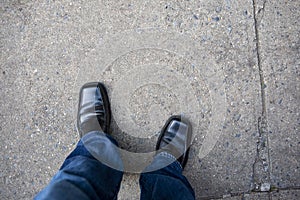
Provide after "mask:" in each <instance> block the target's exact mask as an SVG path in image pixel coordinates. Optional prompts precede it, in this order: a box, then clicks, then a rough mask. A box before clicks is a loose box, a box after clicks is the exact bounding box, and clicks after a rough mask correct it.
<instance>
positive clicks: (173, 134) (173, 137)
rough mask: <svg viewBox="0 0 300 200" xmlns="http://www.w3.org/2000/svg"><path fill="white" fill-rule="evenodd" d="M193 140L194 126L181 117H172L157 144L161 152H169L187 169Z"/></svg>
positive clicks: (157, 148)
mask: <svg viewBox="0 0 300 200" xmlns="http://www.w3.org/2000/svg"><path fill="white" fill-rule="evenodd" d="M191 140H192V125H191V124H190V123H189V121H188V120H186V119H184V118H182V117H181V116H180V115H174V116H171V117H170V118H169V119H168V120H167V122H166V124H165V125H164V127H163V128H162V130H161V133H160V136H159V138H158V141H157V144H156V150H157V151H159V152H163V151H164V152H168V153H170V154H172V155H173V156H175V157H176V158H177V161H178V162H179V163H180V164H181V166H182V168H184V167H185V165H186V163H187V160H188V154H189V149H190V148H189V147H190V145H191Z"/></svg>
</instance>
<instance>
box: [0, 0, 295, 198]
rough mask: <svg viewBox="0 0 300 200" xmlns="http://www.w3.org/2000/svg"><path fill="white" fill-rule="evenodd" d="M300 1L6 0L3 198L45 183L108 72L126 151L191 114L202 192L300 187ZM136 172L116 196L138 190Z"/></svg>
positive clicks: (196, 180) (240, 194)
mask: <svg viewBox="0 0 300 200" xmlns="http://www.w3.org/2000/svg"><path fill="white" fill-rule="evenodd" d="M299 7H300V2H299V1H297V0H286V1H267V0H249V1H241V0H239V1H231V0H217V1H203V0H200V1H194V0H188V1H162V0H151V1H148V0H147V1H140V2H133V1H128V0H122V1H99V0H91V1H81V0H78V1H73V0H65V1H57V0H56V1H52V0H39V1H34V2H32V1H29V0H2V1H1V2H0V9H1V10H0V15H1V33H0V36H1V37H0V40H1V47H0V48H1V67H0V72H1V74H0V76H1V78H0V88H1V90H0V94H1V98H0V111H1V112H0V132H1V136H0V137H1V141H2V143H1V145H0V149H1V154H0V155H1V156H0V159H1V164H0V169H1V172H0V198H1V199H32V197H33V196H34V195H35V194H36V193H37V192H38V191H40V190H41V189H42V188H43V187H45V186H46V185H47V183H48V182H49V181H50V179H51V177H52V176H53V175H54V174H55V173H56V172H57V170H58V169H59V167H60V165H61V164H62V162H63V160H64V158H65V157H66V156H67V155H68V154H69V153H70V152H71V151H72V149H74V147H75V145H76V143H77V141H78V139H79V136H78V134H77V132H76V127H75V119H76V118H75V115H74V113H76V106H75V105H76V102H77V98H78V91H79V88H80V86H81V85H82V84H83V83H84V82H87V81H99V80H100V81H103V82H104V83H105V84H107V86H108V89H109V95H110V98H111V102H112V106H113V115H114V125H113V126H114V127H113V133H112V134H113V136H114V137H115V138H116V139H117V140H118V142H119V143H120V146H121V148H122V149H124V150H127V151H128V152H137V153H138V152H148V151H151V150H153V148H154V144H155V141H156V137H157V131H159V129H160V128H161V126H162V125H163V122H164V121H165V120H166V119H167V117H168V116H169V115H171V114H177V113H178V112H179V113H184V114H185V115H186V116H187V117H188V118H189V119H190V120H191V122H192V124H193V127H194V141H193V145H192V148H191V152H190V160H189V162H188V164H187V167H186V170H185V172H184V174H185V175H186V176H187V178H188V179H189V181H190V182H191V184H192V186H193V187H194V189H195V192H196V197H197V199H230V200H236V199H240V200H241V199H272V200H274V199H295V200H297V199H299V196H300V192H299V191H300V181H299V180H300V173H299V165H300V164H299V157H300V151H299V149H300V148H299V144H300V140H299V124H300V117H299V107H300V105H299V104H300V100H299V96H300V91H299V88H300V86H299V71H300V70H299V65H300V63H299V60H300V59H299V58H300V51H299V46H300V40H299V35H300V30H299V13H300V11H299V9H298V8H299ZM130 164H132V163H130V162H129V163H128V165H129V166H130ZM138 178H139V176H138V174H132V173H126V174H125V175H124V177H123V181H122V185H121V190H120V193H119V199H121V200H126V199H139V195H140V194H139V193H140V191H139V186H138Z"/></svg>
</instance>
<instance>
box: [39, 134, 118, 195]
mask: <svg viewBox="0 0 300 200" xmlns="http://www.w3.org/2000/svg"><path fill="white" fill-rule="evenodd" d="M116 145H117V143H116V141H115V140H114V139H112V138H111V137H110V136H109V135H106V134H104V133H101V132H97V131H94V132H90V133H88V134H86V135H85V136H84V137H83V138H82V139H81V140H80V141H79V142H78V144H77V147H76V148H75V150H74V151H73V152H72V153H71V154H70V155H69V156H68V157H67V158H66V160H65V161H64V163H63V165H62V166H61V168H60V170H59V172H58V173H57V174H56V175H55V176H54V177H53V179H52V180H51V182H50V183H49V185H48V186H47V187H46V188H45V189H44V190H42V191H41V192H40V193H39V194H38V195H37V196H36V197H35V199H101V200H103V199H104V200H105V199H107V200H111V199H117V194H118V191H119V189H120V183H121V180H122V176H123V172H121V171H119V170H116V169H114V167H116V166H118V168H120V169H121V168H122V161H121V159H120V157H119V155H118V152H117V146H116ZM93 146H94V147H93ZM93 149H97V151H96V152H95V151H94V150H93ZM100 152H101V154H100ZM100 157H101V158H100ZM108 158H114V159H112V160H109V159H108ZM99 159H101V160H99ZM100 161H101V162H100Z"/></svg>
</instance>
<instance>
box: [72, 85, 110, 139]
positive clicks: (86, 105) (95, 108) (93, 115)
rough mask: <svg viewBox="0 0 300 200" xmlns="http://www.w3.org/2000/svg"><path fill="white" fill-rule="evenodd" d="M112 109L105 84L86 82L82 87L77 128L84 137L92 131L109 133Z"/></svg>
mask: <svg viewBox="0 0 300 200" xmlns="http://www.w3.org/2000/svg"><path fill="white" fill-rule="evenodd" d="M110 120H111V110H110V103H109V99H108V95H107V91H106V88H105V86H104V84H102V83H98V82H92V83H86V84H84V85H83V86H82V88H81V89H80V94H79V104H78V113H77V128H78V131H79V134H80V137H82V136H83V135H84V134H86V133H88V132H91V131H103V132H104V133H108V131H109V128H110Z"/></svg>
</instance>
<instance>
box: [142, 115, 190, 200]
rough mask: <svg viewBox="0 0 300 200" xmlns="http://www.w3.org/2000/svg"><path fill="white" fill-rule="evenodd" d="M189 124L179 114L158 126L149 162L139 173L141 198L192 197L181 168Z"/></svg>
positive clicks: (188, 141) (183, 163) (185, 151)
mask: <svg viewBox="0 0 300 200" xmlns="http://www.w3.org/2000/svg"><path fill="white" fill-rule="evenodd" d="M191 135H192V126H191V124H190V123H189V122H188V121H187V120H186V119H184V118H182V117H181V116H172V117H170V118H169V119H168V120H167V122H166V124H165V125H164V127H163V128H162V130H161V134H160V136H159V138H158V141H157V145H156V150H157V154H156V156H155V157H154V159H153V161H152V163H151V164H150V165H149V166H148V167H147V168H146V169H145V170H144V171H143V173H142V174H141V177H140V187H141V199H142V200H145V199H151V200H154V199H172V200H176V199H178V200H179V199H180V200H185V199H186V200H190V199H195V193H194V191H193V189H192V187H191V185H190V184H189V182H188V180H187V179H186V178H185V177H184V176H183V174H182V170H183V168H184V167H185V165H186V163H187V160H188V153H189V146H190V144H191Z"/></svg>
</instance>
